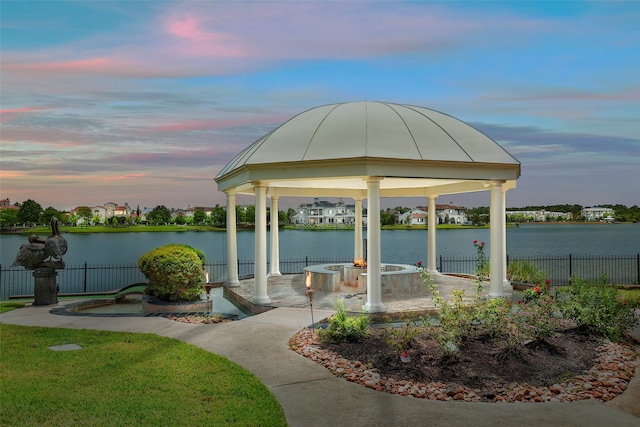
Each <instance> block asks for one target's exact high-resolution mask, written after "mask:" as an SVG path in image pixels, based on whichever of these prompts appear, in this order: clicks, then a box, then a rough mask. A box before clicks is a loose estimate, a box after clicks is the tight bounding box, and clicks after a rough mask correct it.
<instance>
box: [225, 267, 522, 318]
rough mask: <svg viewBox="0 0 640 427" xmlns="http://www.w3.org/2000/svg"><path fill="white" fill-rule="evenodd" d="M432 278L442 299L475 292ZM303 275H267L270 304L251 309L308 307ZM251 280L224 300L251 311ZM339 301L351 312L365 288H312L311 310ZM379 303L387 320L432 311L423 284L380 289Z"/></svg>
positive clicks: (451, 279) (467, 282)
mask: <svg viewBox="0 0 640 427" xmlns="http://www.w3.org/2000/svg"><path fill="white" fill-rule="evenodd" d="M432 278H433V280H434V282H435V284H436V286H437V289H438V291H439V292H440V295H441V296H442V297H443V298H445V299H449V300H450V299H451V298H452V292H453V290H454V289H463V290H464V291H465V294H466V298H467V299H468V300H469V301H470V300H471V299H472V298H473V295H474V294H475V291H476V283H475V282H474V281H473V280H472V279H468V278H464V277H456V276H449V275H446V274H434V275H432ZM306 290H307V287H306V285H305V274H283V275H282V276H271V277H268V278H267V294H268V295H269V298H271V303H270V304H267V305H263V306H255V308H256V309H257V310H260V311H262V312H264V311H266V310H268V309H271V308H277V307H292V308H306V309H308V308H309V299H308V298H307V294H306ZM253 292H254V281H253V279H247V280H241V281H240V283H239V284H238V285H237V286H228V285H225V289H224V294H225V296H226V297H227V298H228V299H232V300H235V301H237V302H238V303H239V304H242V303H241V301H245V302H246V304H242V305H243V306H245V307H247V308H248V309H250V310H251V306H252V305H253V304H252V303H251V302H250V301H251V299H252V297H253ZM488 293H489V283H485V284H484V290H483V291H482V293H481V295H482V296H483V297H486V296H487V295H488ZM503 293H504V297H505V298H511V297H512V288H511V285H505V286H504V287H503ZM338 299H343V300H344V304H345V307H347V308H348V309H350V310H352V311H359V310H360V307H361V306H362V305H364V304H365V303H366V302H367V294H366V289H358V288H355V287H349V286H344V287H342V288H340V289H339V290H335V291H332V292H326V291H320V290H317V289H315V288H314V295H313V308H314V309H318V310H333V309H334V307H333V304H334V303H335V301H336V300H338ZM382 302H383V303H384V305H385V306H386V308H387V311H386V312H385V313H384V314H385V315H388V316H390V317H392V318H393V317H398V316H402V315H403V314H405V313H409V312H411V313H412V314H418V315H419V314H423V313H424V314H429V313H433V312H434V311H435V305H434V303H433V299H432V298H431V291H429V290H428V289H427V286H426V285H425V284H424V283H420V284H419V285H418V286H417V287H416V288H411V289H408V290H406V291H397V292H385V290H384V288H383V293H382Z"/></svg>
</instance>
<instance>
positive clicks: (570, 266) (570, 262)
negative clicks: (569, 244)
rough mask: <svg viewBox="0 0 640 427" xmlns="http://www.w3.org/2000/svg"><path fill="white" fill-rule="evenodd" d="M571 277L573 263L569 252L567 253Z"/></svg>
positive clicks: (570, 276)
mask: <svg viewBox="0 0 640 427" xmlns="http://www.w3.org/2000/svg"><path fill="white" fill-rule="evenodd" d="M572 277H573V263H572V258H571V254H569V278H572Z"/></svg>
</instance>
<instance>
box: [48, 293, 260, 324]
mask: <svg viewBox="0 0 640 427" xmlns="http://www.w3.org/2000/svg"><path fill="white" fill-rule="evenodd" d="M209 299H210V300H211V301H212V306H211V309H210V310H208V311H206V312H193V313H188V314H200V315H214V314H220V315H222V317H225V318H232V319H243V318H245V317H248V316H251V313H249V312H247V311H246V309H244V308H242V307H241V306H237V305H235V304H234V303H233V302H231V301H230V300H228V299H226V298H225V297H224V295H223V288H221V287H219V288H213V289H211V293H210V294H209ZM51 312H52V313H54V314H62V315H70V316H96V317H99V316H104V317H137V316H140V317H142V316H148V315H145V314H144V313H143V311H142V294H141V293H137V292H132V293H129V294H126V295H125V296H123V297H122V298H118V299H117V300H115V301H114V300H113V299H92V300H86V301H81V302H79V303H76V304H74V305H72V306H65V307H57V308H55V309H53V310H51ZM170 314H176V313H165V314H164V315H170Z"/></svg>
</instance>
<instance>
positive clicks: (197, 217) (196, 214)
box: [193, 209, 207, 224]
mask: <svg viewBox="0 0 640 427" xmlns="http://www.w3.org/2000/svg"><path fill="white" fill-rule="evenodd" d="M206 221H207V214H206V213H205V212H204V211H203V210H202V209H196V210H195V211H193V223H194V224H202V223H204V222H206Z"/></svg>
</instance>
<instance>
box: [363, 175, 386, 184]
mask: <svg viewBox="0 0 640 427" xmlns="http://www.w3.org/2000/svg"><path fill="white" fill-rule="evenodd" d="M383 179H384V177H383V176H367V177H366V178H365V179H364V180H365V181H367V184H369V183H371V184H373V183H376V182H380V181H382V180H383Z"/></svg>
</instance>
